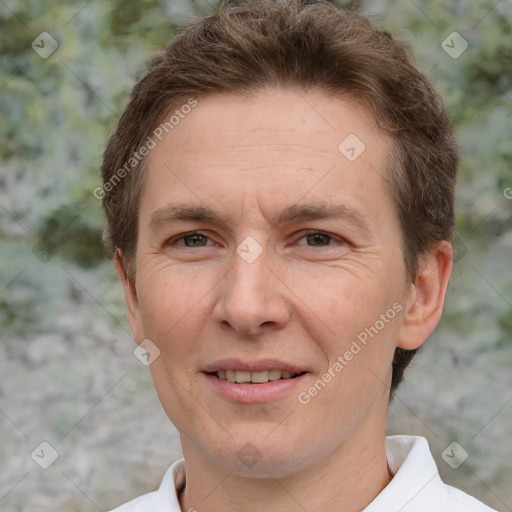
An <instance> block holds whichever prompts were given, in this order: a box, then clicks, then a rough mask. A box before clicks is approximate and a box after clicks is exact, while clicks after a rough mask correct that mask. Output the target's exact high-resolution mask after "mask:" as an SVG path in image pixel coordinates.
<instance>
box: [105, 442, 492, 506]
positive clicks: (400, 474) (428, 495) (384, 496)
mask: <svg viewBox="0 0 512 512" xmlns="http://www.w3.org/2000/svg"><path fill="white" fill-rule="evenodd" d="M386 451H387V458H388V464H389V468H390V470H391V472H392V473H393V474H394V477H393V479H392V480H391V482H389V484H388V485H387V486H386V487H385V488H384V489H383V490H382V492H381V493H380V494H379V495H378V496H377V497H376V498H375V499H374V500H373V501H372V502H371V503H370V504H369V505H368V506H367V507H366V508H365V509H364V511H363V512H496V511H495V510H493V509H491V508H490V507H488V506H487V505H484V504H483V503H481V502H480V501H478V500H476V499H475V498H473V497H472V496H469V495H468V494H466V493H464V492H462V491H460V490H458V489H455V488H454V487H451V486H449V485H446V484H445V483H444V482H443V481H442V480H441V478H440V476H439V473H438V471H437V466H436V463H435V461H434V458H433V457H432V454H431V453H430V449H429V447H428V443H427V440H426V439H424V438H423V437H417V436H390V437H387V438H386ZM184 485H185V460H184V459H180V460H178V461H176V462H175V463H174V464H173V465H172V466H171V467H170V468H169V469H168V470H167V472H166V473H165V476H164V478H163V480H162V483H161V485H160V487H159V489H158V490H157V491H154V492H151V493H149V494H145V495H143V496H140V497H139V498H135V499H134V500H132V501H129V502H128V503H125V504H124V505H121V506H120V507H118V508H116V509H115V510H112V511H111V512H181V509H180V505H179V501H178V492H179V490H180V489H182V488H183V487H184Z"/></svg>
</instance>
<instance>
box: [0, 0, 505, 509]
mask: <svg viewBox="0 0 512 512" xmlns="http://www.w3.org/2000/svg"><path fill="white" fill-rule="evenodd" d="M350 6H351V7H352V8H360V9H361V10H362V12H363V13H365V14H368V15H369V16H370V17H371V18H372V19H373V20H374V21H375V22H376V23H377V24H379V25H381V26H384V27H386V28H388V29H389V30H390V31H391V32H392V33H393V34H395V35H396V36H397V37H399V38H400V39H402V40H403V41H405V42H406V43H407V44H408V46H409V47H410V49H411V51H412V52H413V53H414V55H415V58H416V62H417V64H418V66H419V68H420V69H421V70H422V71H423V72H424V73H426V74H427V75H428V76H429V77H430V79H431V80H432V81H433V83H434V84H435V85H436V87H437V88H438V90H439V91H440V93H441V95H442V97H443V99H444V101H445V104H446V106H447V109H448V111H449V114H450V117H451V119H452V120H453V123H454V126H455V128H456V132H457V135H458V138H459V141H460V144H461V148H462V153H463V161H462V165H461V168H460V173H459V185H458V194H457V223H458V237H457V240H456V244H455V245H456V249H457V266H456V269H455V274H454V277H453V279H452V283H451V286H450V294H449V297H448V300H447V303H446V312H445V315H444V318H443V320H442V323H441V325H440V326H439V328H438V329H437V330H436V332H435V333H434V334H433V336H432V337H431V338H430V340H429V341H428V343H427V345H426V346H425V348H424V349H423V351H422V353H420V355H418V356H417V358H416V359H415V360H414V363H413V366H412V368H411V369H410V370H409V372H408V374H407V376H406V382H405V383H404V385H403V386H402V388H401V390H400V391H399V393H398V395H397V397H396V398H395V400H394V401H393V404H392V407H391V411H390V417H389V432H390V433H412V434H418V435H425V436H426V437H427V438H428V439H429V441H430V443H431V447H432V451H433V453H434V455H435V457H436V459H437V460H438V463H439V467H440V471H441V474H442V477H443V478H444V479H445V481H447V482H448V483H451V484H453V485H455V486H457V487H460V488H462V489H464V490H465V491H467V492H469V493H471V494H473V495H475V496H477V497H479V498H480V499H482V500H484V501H486V502H487V503H488V504H490V505H492V506H494V507H495V508H498V509H499V510H512V491H511V488H510V485H509V484H510V477H511V472H512V471H511V470H512V462H511V461H512V443H510V439H511V438H512V421H511V420H512V372H511V371H510V368H511V367H512V364H511V363H512V355H511V354H512V350H511V349H512V271H511V263H512V188H511V187H512V171H511V162H512V137H511V136H512V116H511V109H512V33H511V32H512V30H511V25H512V4H511V2H510V0H501V1H498V2H496V0H492V1H491V0H480V1H475V2H467V1H460V0H433V1H426V0H414V1H412V0H396V1H389V2H383V1H377V0H367V1H363V0H362V1H360V2H350ZM212 8H214V5H213V4H211V3H209V2H206V1H204V0H197V1H195V2H191V1H190V0H114V1H111V2H103V1H100V0H91V1H89V2H87V1H86V2H81V1H73V0H51V1H46V2H40V1H38V0H25V1H21V0H18V1H15V0H3V1H1V2H0V112H1V116H0V141H1V145H0V159H1V166H0V244H1V245H0V250H1V252H0V263H1V264H0V290H1V293H0V325H1V345H0V371H1V375H2V377H3V378H2V385H1V389H0V399H1V402H0V427H1V429H2V436H1V438H0V457H1V460H2V469H3V470H2V472H1V473H2V476H0V509H1V510H2V511H4V510H5V511H6V512H7V511H21V510H30V511H35V510H52V511H55V510H60V511H72V510H82V511H83V510H95V509H96V508H99V509H102V510H103V509H106V508H109V507H113V506H115V505H117V504H119V503H121V502H122V501H125V500H127V499H129V498H131V497H133V496H135V495H138V494H141V493H143V492H147V491H149V490H152V489H154V488H155V487H156V486H157V484H158V483H159V481H160V478H161V476H162V474H163V471H164V469H165V468H166V467H167V466H168V465H169V464H170V463H171V462H172V461H173V460H174V459H175V458H176V457H178V456H180V448H179V443H178V439H177V435H176V432H175V431H174V430H173V428H172V426H170V425H169V422H168V421H167V419H166V417H165V415H164V414H163V412H162V411H161V410H160V408H159V405H158V402H157V400H156V397H155V394H154V391H153V390H152V384H151V381H150V377H149V373H148V372H147V371H146V369H145V368H143V367H142V366H141V365H140V363H138V361H137V360H136V359H135V358H134V357H133V354H132V350H133V347H132V341H131V336H130V334H129V330H128V326H127V322H126V320H125V318H124V304H123V301H122V295H121V287H120V285H119V284H118V283H117V282H116V277H115V275H114V271H113V267H112V264H111V262H110V261H108V258H107V257H106V254H105V252H104V249H103V248H102V243H101V235H102V229H103V225H104V219H103V216H102V212H101V208H100V202H99V201H98V199H96V198H95V197H94V195H93V191H94V189H95V188H96V187H98V186H99V185H100V179H99V172H98V168H99V164H100V159H101V154H102V151H103V148H104V144H105V141H106V139H107V137H108V135H109V134H110V133H111V132H112V130H113V129H114V127H115V124H116V122H117V119H118V117H119V115H120V113H121V112H122V109H123V106H124V105H125V104H126V101H127V98H128V94H129V91H130V89H131V87H132V85H133V84H134V80H135V78H136V76H137V73H140V72H141V71H142V70H143V69H144V64H145V62H146V61H147V59H148V58H149V57H150V56H151V55H152V54H153V53H154V52H155V51H156V50H157V49H158V48H159V47H161V46H162V45H163V44H164V43H166V42H167V41H168V40H169V39H170V38H172V36H173V35H174V34H175V33H176V31H177V29H178V27H179V26H180V25H181V24H183V23H187V22H189V21H191V20H192V19H193V17H194V16H200V15H201V14H203V13H206V12H209V11H210V10H211V9H212ZM454 31H456V32H458V33H459V34H460V35H461V36H462V37H463V38H464V39H465V40H466V41H467V43H468V49H467V50H466V51H465V52H464V53H463V54H462V55H460V56H459V57H458V58H456V59H454V58H452V57H450V55H448V54H447V53H446V52H445V51H444V50H443V47H442V41H443V40H445V38H446V37H448V36H449V35H450V34H451V33H452V32H454ZM42 32H48V33H49V34H50V35H51V36H52V37H53V38H54V39H55V40H56V41H57V42H58V43H59V47H58V49H57V50H56V51H55V53H53V54H52V55H51V56H49V57H48V58H46V59H44V58H41V57H40V56H39V55H38V54H37V53H36V52H35V51H34V50H33V49H32V47H31V44H32V42H33V41H39V40H40V38H39V34H41V33H42ZM38 38H39V39H38ZM42 440H47V441H50V442H51V443H52V445H54V446H55V447H56V449H57V450H58V451H59V459H58V460H57V462H56V463H55V464H54V465H53V466H52V467H51V468H50V469H48V470H45V471H42V470H40V469H39V468H38V467H37V466H36V465H35V464H34V462H33V461H32V460H31V459H30V453H31V451H32V450H33V449H34V448H35V447H36V446H37V445H38V443H39V442H41V441H42ZM452 441H457V442H459V443H460V444H461V446H463V447H464V449H465V450H466V451H467V452H468V454H469V456H468V459H467V461H466V462H465V463H464V464H463V465H461V466H460V468H458V469H457V470H453V469H451V468H450V467H449V466H448V465H447V464H445V462H444V461H443V459H442V457H441V453H442V451H443V450H444V448H446V446H448V445H449V444H450V443H451V442H452ZM166 447H167V449H166ZM4 469H5V470H6V471H4Z"/></svg>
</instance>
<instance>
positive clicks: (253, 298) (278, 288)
mask: <svg viewBox="0 0 512 512" xmlns="http://www.w3.org/2000/svg"><path fill="white" fill-rule="evenodd" d="M269 263H270V258H269V257H268V255H267V254H266V251H263V253H262V254H261V255H260V256H259V257H258V258H257V259H256V260H255V261H252V262H250V263H248V262H247V261H246V260H244V259H243V258H242V257H241V256H240V255H239V254H238V253H234V254H233V260H232V267H231V270H230V271H229V272H228V273H227V274H226V276H225V278H224V279H223V280H222V281H221V283H220V285H219V288H218V290H219V295H218V298H217V302H216V304H215V307H214V310H213V318H214V320H215V321H216V322H218V323H220V324H222V325H223V326H224V327H231V328H233V329H235V330H236V331H237V332H238V333H239V334H243V335H246V336H254V335H258V334H262V333H263V332H265V330H268V329H271V330H272V329H280V328H282V327H284V326H285V325H286V323H287V322H288V320H289V317H290V311H289V304H288V301H287V299H286V289H287V288H286V286H285V285H284V284H283V282H282V281H281V279H282V278H280V276H279V275H278V273H277V272H275V271H274V270H271V269H270V267H269Z"/></svg>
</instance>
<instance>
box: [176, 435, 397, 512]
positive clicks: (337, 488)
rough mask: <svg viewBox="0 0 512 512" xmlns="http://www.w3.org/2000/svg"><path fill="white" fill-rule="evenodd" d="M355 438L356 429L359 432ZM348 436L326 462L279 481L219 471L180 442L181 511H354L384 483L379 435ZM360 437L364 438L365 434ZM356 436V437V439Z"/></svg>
mask: <svg viewBox="0 0 512 512" xmlns="http://www.w3.org/2000/svg"><path fill="white" fill-rule="evenodd" d="M360 434H361V431H360ZM362 434H363V435H362V436H361V435H355V436H352V438H351V439H349V440H346V441H345V442H343V443H342V444H341V445H339V446H338V447H336V449H334V450H332V452H330V454H329V456H328V457H327V458H323V459H319V460H317V461H316V462H315V463H314V464H312V465H310V466H308V467H307V469H305V470H303V471H301V472H298V473H294V474H293V475H290V476H287V477H284V478H272V477H271V476H270V475H269V478H251V477H246V476H239V475H236V474H234V473H229V472H227V471H224V470H222V469H220V468H219V467H218V466H217V465H215V464H214V463H212V462H211V461H210V460H208V459H206V458H205V457H204V456H202V455H201V454H200V453H199V452H197V450H196V448H195V447H194V446H193V445H192V444H190V443H187V441H186V439H183V438H182V444H183V453H184V456H185V460H186V487H185V489H184V491H183V492H182V494H181V495H180V506H181V510H182V511H184V512H188V511H190V512H194V511H199V512H223V511H227V510H229V511H230V512H259V511H261V510H277V509H279V511H280V512H304V511H305V510H307V511H308V512H320V511H321V512H335V511H339V510H343V511H345V512H357V511H360V510H363V509H364V508H365V507H366V506H367V505H368V504H369V503H371V502H372V501H373V500H374V499H375V497H376V496H377V495H378V494H379V493H380V492H381V491H382V490H383V489H384V487H386V485H387V484H388V483H389V482H390V480H391V478H392V475H391V474H390V472H389V470H388V465H387V458H386V448H385V431H384V432H382V433H381V435H380V436H375V432H373V433H372V434H373V436H370V437H368V433H367V432H366V433H365V432H363V433H362ZM365 434H366V435H365ZM356 437H357V439H356Z"/></svg>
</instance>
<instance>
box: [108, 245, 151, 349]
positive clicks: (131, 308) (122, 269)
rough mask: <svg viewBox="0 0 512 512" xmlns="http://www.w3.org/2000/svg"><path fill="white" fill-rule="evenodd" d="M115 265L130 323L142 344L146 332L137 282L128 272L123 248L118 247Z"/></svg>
mask: <svg viewBox="0 0 512 512" xmlns="http://www.w3.org/2000/svg"><path fill="white" fill-rule="evenodd" d="M114 265H115V268H116V271H117V275H118V276H119V279H120V281H121V284H122V285H123V291H124V298H125V302H126V316H127V318H128V323H129V324H130V329H131V331H132V334H133V337H134V339H135V342H136V343H137V344H140V343H141V342H142V341H143V340H144V334H143V332H142V325H141V321H140V308H139V300H138V297H137V290H136V288H135V282H134V281H132V280H131V279H130V277H129V276H128V273H127V272H126V264H125V261H124V256H123V253H122V252H121V249H116V251H115V255H114Z"/></svg>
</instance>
